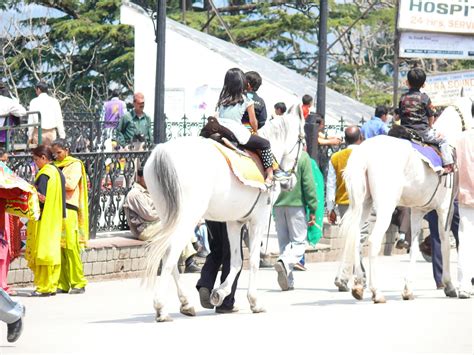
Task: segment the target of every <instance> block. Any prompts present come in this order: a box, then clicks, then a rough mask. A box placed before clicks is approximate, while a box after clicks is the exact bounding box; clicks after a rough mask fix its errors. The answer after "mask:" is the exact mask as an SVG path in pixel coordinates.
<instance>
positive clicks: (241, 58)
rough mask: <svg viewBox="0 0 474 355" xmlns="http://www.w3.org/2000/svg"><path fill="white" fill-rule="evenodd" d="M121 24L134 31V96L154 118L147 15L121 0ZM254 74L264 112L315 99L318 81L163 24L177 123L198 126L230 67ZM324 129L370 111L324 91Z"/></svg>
mask: <svg viewBox="0 0 474 355" xmlns="http://www.w3.org/2000/svg"><path fill="white" fill-rule="evenodd" d="M120 19H121V22H122V23H123V24H128V25H132V26H133V27H134V28H135V67H134V70H135V88H134V90H135V91H141V92H143V93H144V94H145V100H146V106H145V111H146V112H147V113H148V114H149V115H151V117H153V109H154V96H155V95H154V93H155V67H156V43H155V33H154V29H153V23H152V20H151V18H150V16H149V15H148V14H147V13H146V12H145V11H144V10H143V9H142V8H141V7H139V6H137V5H135V4H132V3H129V2H128V1H123V4H122V6H121V13H120ZM234 67H238V68H241V69H242V70H243V71H244V72H246V71H250V70H254V71H257V72H258V73H259V74H260V75H261V76H262V79H263V84H262V86H261V87H260V89H259V91H258V93H259V95H260V96H261V97H262V98H263V99H264V100H265V103H266V105H267V111H268V114H269V115H270V114H271V113H272V112H273V105H274V104H275V103H277V102H279V101H283V102H285V104H286V105H287V106H288V107H289V106H290V105H292V104H294V103H299V102H301V97H302V96H303V95H304V94H310V95H312V96H313V97H314V96H315V95H316V91H317V82H316V81H315V80H311V79H308V78H306V77H304V76H302V75H300V74H298V73H296V72H295V71H293V70H290V69H288V68H286V67H285V66H283V65H281V64H278V63H276V62H274V61H272V60H271V59H269V58H266V57H263V56H261V55H258V54H256V53H254V52H252V51H250V50H248V49H244V48H240V47H238V46H236V45H234V44H232V43H229V42H226V41H223V40H221V39H218V38H215V37H213V36H210V35H208V34H206V33H203V32H199V31H196V30H194V29H192V28H190V27H187V26H184V25H182V24H180V23H178V22H176V21H173V20H170V19H167V23H166V61H165V90H166V92H165V113H166V115H167V117H168V119H169V120H171V121H178V120H180V119H181V117H183V116H184V115H186V116H187V117H188V118H190V119H191V120H195V121H198V120H200V119H201V117H202V116H203V115H206V116H207V115H210V114H213V113H214V110H215V105H216V102H217V98H218V95H219V93H220V91H221V88H222V85H223V82H224V75H225V73H226V71H227V70H228V69H230V68H234ZM326 100H327V101H326V124H337V123H338V121H339V120H340V119H341V117H343V118H344V119H345V120H346V122H351V123H359V121H360V120H361V118H362V117H364V119H365V120H367V119H369V118H370V117H371V116H372V115H373V111H374V109H373V108H372V107H370V106H367V105H365V104H362V103H360V102H358V101H356V100H353V99H351V98H349V97H347V96H344V95H342V94H339V93H337V92H336V91H334V90H331V89H329V88H328V89H327V93H326Z"/></svg>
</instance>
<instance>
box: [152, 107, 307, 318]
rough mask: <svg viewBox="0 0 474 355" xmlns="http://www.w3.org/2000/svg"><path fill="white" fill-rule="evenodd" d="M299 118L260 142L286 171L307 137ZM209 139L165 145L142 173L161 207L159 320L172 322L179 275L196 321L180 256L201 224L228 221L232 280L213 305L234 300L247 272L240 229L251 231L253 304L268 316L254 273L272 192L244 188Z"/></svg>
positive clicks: (266, 130) (155, 244) (184, 303)
mask: <svg viewBox="0 0 474 355" xmlns="http://www.w3.org/2000/svg"><path fill="white" fill-rule="evenodd" d="M303 125H304V124H303V121H302V120H301V118H300V115H298V114H288V115H286V116H283V117H281V118H278V119H273V120H271V121H267V123H266V124H265V126H264V127H263V128H262V129H261V130H259V135H261V136H262V137H264V138H266V139H268V140H269V141H270V143H271V149H272V152H273V154H274V156H275V158H276V160H277V162H278V163H279V164H280V167H281V168H282V169H284V170H288V169H289V168H292V167H293V168H294V167H295V166H296V165H295V164H296V162H297V159H298V158H297V157H298V152H300V151H301V148H302V146H301V145H302V144H303V140H304V130H303ZM214 144H215V143H214V142H213V141H211V140H210V139H204V138H201V137H183V138H178V139H175V140H172V141H169V142H166V143H164V144H159V145H158V146H157V147H156V148H155V149H154V150H153V152H152V153H151V155H150V157H149V158H148V160H147V162H146V164H145V167H144V177H145V181H146V184H147V187H148V190H149V191H150V194H151V196H152V198H153V201H154V203H155V204H156V206H158V208H157V209H158V211H159V215H160V219H161V224H162V225H161V230H160V231H159V232H158V234H157V235H156V236H155V237H154V238H153V239H152V240H151V242H150V244H149V248H148V253H147V276H148V278H149V279H150V278H151V279H152V280H154V279H155V278H156V275H157V270H158V265H159V263H160V260H162V262H163V265H162V271H161V277H160V278H159V279H158V281H157V285H156V289H155V295H154V308H155V310H156V321H158V322H162V321H169V320H171V317H170V316H169V314H168V313H167V312H166V310H165V308H164V307H165V297H166V295H167V293H168V288H169V283H170V276H171V274H172V275H173V277H174V279H175V282H176V286H177V289H178V296H179V299H180V302H181V309H180V311H181V313H183V314H186V315H195V311H194V307H192V306H191V305H190V304H189V301H188V297H187V296H186V295H185V293H184V290H183V289H182V287H181V286H180V282H179V274H178V270H177V267H176V263H177V261H178V258H179V255H180V254H181V251H182V250H183V249H184V247H185V245H186V243H187V242H188V241H189V239H191V236H192V234H193V233H194V228H195V226H196V225H197V223H198V222H199V220H200V219H201V218H203V217H204V218H205V219H208V220H212V221H221V222H227V230H228V235H229V243H230V248H231V268H230V273H229V275H228V276H227V279H226V281H225V282H224V283H223V284H221V285H220V287H219V288H217V289H214V290H213V291H212V294H211V302H212V304H213V305H215V306H219V305H221V304H222V301H223V300H224V298H225V297H226V296H227V295H228V294H230V291H231V287H232V283H233V281H234V279H235V277H236V275H237V273H238V271H239V270H240V269H241V266H242V260H241V257H240V230H241V228H242V226H243V224H247V225H248V230H249V244H250V245H249V249H250V278H249V288H248V295H247V297H248V300H249V303H250V308H251V309H252V311H253V312H254V313H258V312H262V311H264V308H263V307H262V306H261V305H260V304H259V303H258V301H257V292H256V286H255V281H256V273H257V270H258V267H259V249H260V241H261V237H262V234H263V232H264V227H265V224H266V223H267V221H268V217H269V215H270V209H271V205H270V201H271V200H272V199H271V196H270V194H271V193H272V192H271V191H261V190H259V189H257V188H252V187H248V186H245V185H243V184H242V183H241V182H240V181H238V180H237V178H236V177H235V176H234V174H233V173H232V172H231V170H230V169H229V167H228V165H227V162H226V159H225V158H224V157H223V155H222V154H221V153H220V152H219V150H218V149H216V147H215V146H214Z"/></svg>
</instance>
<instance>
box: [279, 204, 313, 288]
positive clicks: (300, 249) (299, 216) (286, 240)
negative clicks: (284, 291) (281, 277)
mask: <svg viewBox="0 0 474 355" xmlns="http://www.w3.org/2000/svg"><path fill="white" fill-rule="evenodd" d="M274 211H275V229H276V232H277V236H278V245H279V246H280V258H279V260H281V261H282V262H283V264H284V265H285V268H286V270H287V272H288V286H290V287H293V283H294V279H293V267H294V265H295V264H296V263H298V262H299V261H300V260H301V258H302V257H303V255H304V253H305V251H306V237H307V234H308V223H307V222H306V212H305V210H304V208H303V207H275V210H274Z"/></svg>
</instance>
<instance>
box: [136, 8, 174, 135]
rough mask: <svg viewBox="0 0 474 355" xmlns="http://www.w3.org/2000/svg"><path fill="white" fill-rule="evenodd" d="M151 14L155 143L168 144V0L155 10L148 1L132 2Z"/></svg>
mask: <svg viewBox="0 0 474 355" xmlns="http://www.w3.org/2000/svg"><path fill="white" fill-rule="evenodd" d="M131 2H132V3H134V4H135V5H138V6H140V7H141V8H142V9H144V10H145V11H146V12H147V13H149V14H150V16H151V20H152V22H153V28H154V30H155V42H156V74H155V116H154V117H153V143H155V144H158V143H164V142H166V122H165V120H166V117H165V48H166V47H165V40H166V0H156V8H155V9H154V10H153V9H152V8H151V7H150V5H149V2H148V1H146V0H131Z"/></svg>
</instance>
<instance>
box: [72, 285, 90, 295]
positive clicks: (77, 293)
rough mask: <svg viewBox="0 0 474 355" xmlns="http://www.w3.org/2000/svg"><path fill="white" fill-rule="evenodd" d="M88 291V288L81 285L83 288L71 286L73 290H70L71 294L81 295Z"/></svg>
mask: <svg viewBox="0 0 474 355" xmlns="http://www.w3.org/2000/svg"><path fill="white" fill-rule="evenodd" d="M84 292H86V288H85V287H81V288H74V287H73V288H71V291H69V294H71V295H80V294H82V293H84Z"/></svg>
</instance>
